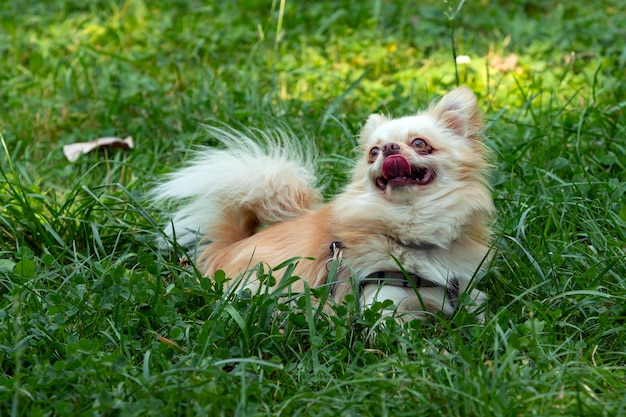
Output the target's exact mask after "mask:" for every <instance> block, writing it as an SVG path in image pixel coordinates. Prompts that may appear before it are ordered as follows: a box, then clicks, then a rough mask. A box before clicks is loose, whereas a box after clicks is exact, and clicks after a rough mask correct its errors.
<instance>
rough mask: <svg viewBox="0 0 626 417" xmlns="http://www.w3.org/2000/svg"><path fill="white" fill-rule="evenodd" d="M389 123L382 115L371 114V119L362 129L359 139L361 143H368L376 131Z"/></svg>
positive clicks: (368, 119) (369, 118)
mask: <svg viewBox="0 0 626 417" xmlns="http://www.w3.org/2000/svg"><path fill="white" fill-rule="evenodd" d="M387 121H389V119H387V118H386V117H385V116H383V115H382V114H371V115H370V117H368V118H367V122H365V126H363V129H361V135H360V137H359V142H360V143H364V142H366V141H367V140H368V139H369V138H370V137H371V136H372V133H374V130H376V128H377V127H378V126H380V125H382V124H384V123H385V122H387Z"/></svg>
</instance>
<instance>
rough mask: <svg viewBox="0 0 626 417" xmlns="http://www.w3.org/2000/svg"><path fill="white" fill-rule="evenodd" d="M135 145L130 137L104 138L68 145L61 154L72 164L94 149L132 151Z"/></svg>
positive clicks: (64, 146)
mask: <svg viewBox="0 0 626 417" xmlns="http://www.w3.org/2000/svg"><path fill="white" fill-rule="evenodd" d="M134 147H135V145H134V144H133V138H132V137H130V136H127V137H125V138H124V139H120V138H115V137H106V138H98V139H94V140H90V141H89V142H77V143H70V144H69V145H63V153H64V154H65V157H66V158H67V160H68V161H70V162H74V161H76V160H77V159H78V158H79V157H80V156H81V155H83V154H87V153H89V152H91V151H93V150H94V149H102V148H123V149H133V148H134Z"/></svg>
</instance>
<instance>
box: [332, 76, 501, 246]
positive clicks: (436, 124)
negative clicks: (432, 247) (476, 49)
mask: <svg viewBox="0 0 626 417" xmlns="http://www.w3.org/2000/svg"><path fill="white" fill-rule="evenodd" d="M481 129H482V121H481V117H480V113H479V111H478V107H477V103H476V97H475V96H474V94H473V93H472V92H471V91H470V90H469V89H467V88H465V87H461V88H458V89H456V90H454V91H452V92H450V93H448V94H447V95H445V96H444V97H443V98H442V99H441V100H440V101H439V102H438V103H436V104H434V105H433V106H431V108H430V109H428V110H426V111H423V112H419V113H417V114H416V115H413V116H407V117H401V118H398V119H389V118H387V117H385V116H381V115H372V116H370V117H369V119H368V120H367V122H366V124H365V126H364V127H363V130H362V133H361V136H360V149H361V150H362V155H361V157H360V159H359V160H358V161H357V164H356V166H355V168H354V171H353V177H352V181H351V183H350V184H349V185H348V187H347V189H346V193H345V194H346V198H345V202H346V203H345V204H344V205H342V207H341V209H342V210H343V211H345V213H346V214H345V215H346V216H353V217H354V216H356V217H357V218H359V219H360V220H361V221H371V222H373V223H376V222H380V221H383V222H384V223H385V224H386V226H385V227H387V228H388V229H389V230H390V231H389V232H387V233H389V234H390V235H391V234H394V233H395V234H398V235H400V234H402V235H420V236H419V238H420V239H430V240H431V241H433V242H437V244H441V245H447V244H449V242H451V241H453V240H455V239H457V238H458V237H459V234H460V233H461V231H460V230H461V229H462V228H463V227H465V226H464V225H467V224H470V223H471V224H477V223H481V224H482V223H484V222H483V220H480V221H479V220H478V218H484V219H488V218H489V217H490V214H491V212H492V210H493V202H492V198H491V192H490V190H489V187H488V185H487V181H486V179H485V174H486V171H487V168H488V163H487V161H486V158H485V149H484V146H483V144H482V142H481V139H480V131H481ZM477 216H478V217H477ZM486 221H487V220H485V222H486ZM481 227H483V226H481ZM485 230H486V229H485ZM392 231H393V233H392ZM407 239H408V238H407Z"/></svg>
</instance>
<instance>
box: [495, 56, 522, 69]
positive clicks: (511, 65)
mask: <svg viewBox="0 0 626 417" xmlns="http://www.w3.org/2000/svg"><path fill="white" fill-rule="evenodd" d="M518 62H519V58H518V57H517V55H515V54H509V56H507V57H506V58H502V57H501V56H499V55H496V56H494V57H493V58H491V61H489V65H491V67H493V68H494V69H496V70H497V71H502V72H510V71H513V70H517V69H518V68H519V67H518V66H517V63H518Z"/></svg>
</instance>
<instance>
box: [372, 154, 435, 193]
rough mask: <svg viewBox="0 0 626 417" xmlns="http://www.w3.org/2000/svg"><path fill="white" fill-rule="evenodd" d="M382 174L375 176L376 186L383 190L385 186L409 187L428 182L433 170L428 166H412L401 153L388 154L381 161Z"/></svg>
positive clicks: (432, 175)
mask: <svg viewBox="0 0 626 417" xmlns="http://www.w3.org/2000/svg"><path fill="white" fill-rule="evenodd" d="M382 171H383V175H382V176H380V177H378V178H376V186H377V187H378V188H379V189H381V190H383V191H384V190H385V189H387V187H391V188H398V187H411V186H418V185H427V184H430V183H431V182H432V181H433V180H434V179H435V172H434V171H433V170H431V169H429V168H420V167H414V166H412V165H411V164H410V163H409V161H408V160H407V159H406V158H405V157H404V156H402V155H390V156H388V157H387V158H386V159H385V160H384V161H383V166H382Z"/></svg>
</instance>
